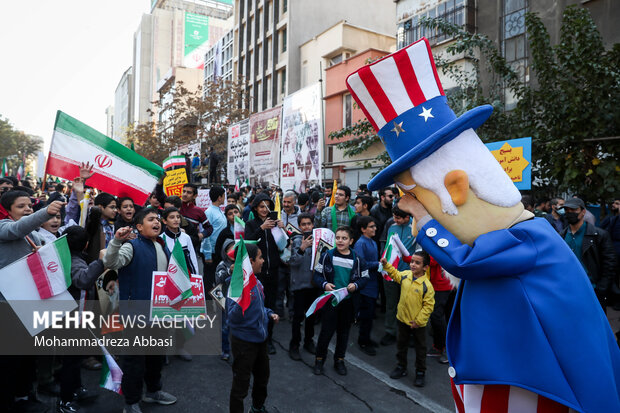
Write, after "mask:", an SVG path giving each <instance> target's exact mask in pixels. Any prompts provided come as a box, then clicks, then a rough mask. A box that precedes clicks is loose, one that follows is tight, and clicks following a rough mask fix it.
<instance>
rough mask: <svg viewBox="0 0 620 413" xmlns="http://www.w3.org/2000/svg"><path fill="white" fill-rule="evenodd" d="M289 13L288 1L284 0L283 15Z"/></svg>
mask: <svg viewBox="0 0 620 413" xmlns="http://www.w3.org/2000/svg"><path fill="white" fill-rule="evenodd" d="M287 11H288V0H282V14H284V13H286V12H287Z"/></svg>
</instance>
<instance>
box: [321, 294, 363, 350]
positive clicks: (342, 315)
mask: <svg viewBox="0 0 620 413" xmlns="http://www.w3.org/2000/svg"><path fill="white" fill-rule="evenodd" d="M322 311H323V313H322V316H321V332H320V334H319V340H318V342H317V345H316V357H317V358H323V359H324V358H325V356H327V347H328V346H329V342H330V341H331V339H332V336H333V335H334V332H335V333H336V351H335V352H334V360H337V359H342V358H344V356H345V353H346V352H347V344H348V343H349V330H351V323H352V322H353V315H354V314H353V300H352V299H351V298H347V299H345V300H343V301H342V302H341V303H340V304H338V305H337V306H336V307H334V306H332V305H331V302H330V303H327V304H326V305H325V306H324V307H323V309H322Z"/></svg>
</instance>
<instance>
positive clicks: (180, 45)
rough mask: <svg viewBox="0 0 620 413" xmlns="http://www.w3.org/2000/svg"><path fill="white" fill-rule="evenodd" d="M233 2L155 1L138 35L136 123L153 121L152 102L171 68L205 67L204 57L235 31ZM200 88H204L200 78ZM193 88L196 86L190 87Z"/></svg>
mask: <svg viewBox="0 0 620 413" xmlns="http://www.w3.org/2000/svg"><path fill="white" fill-rule="evenodd" d="M231 1H232V0H221V1H215V0H153V1H152V6H151V13H150V14H145V15H143V16H142V21H141V22H140V26H139V27H138V30H137V31H136V33H135V35H134V64H133V68H134V70H133V72H134V120H135V121H139V122H146V121H148V120H151V116H150V115H149V113H148V110H149V109H151V110H152V109H153V107H152V105H151V102H152V101H155V100H158V99H159V92H158V87H157V86H158V84H159V83H160V81H161V80H162V79H163V78H164V77H165V76H166V74H168V73H169V71H170V69H171V68H175V67H182V68H190V69H200V70H201V72H202V69H203V68H204V56H205V53H206V51H207V50H208V49H209V48H210V47H212V46H213V45H214V44H215V43H216V42H217V41H218V40H219V39H220V38H221V37H222V36H224V34H225V33H226V32H227V31H229V30H230V29H231V28H232V20H231V19H230V17H231V16H232V13H233V12H232V4H231ZM198 85H202V79H200V81H199V83H198ZM187 86H191V87H192V88H193V86H194V85H186V87H187Z"/></svg>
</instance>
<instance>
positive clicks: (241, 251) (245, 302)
mask: <svg viewBox="0 0 620 413" xmlns="http://www.w3.org/2000/svg"><path fill="white" fill-rule="evenodd" d="M236 248H237V252H236V253H235V269H234V270H233V273H232V276H231V277H230V287H229V288H228V298H230V299H231V300H233V301H234V302H236V303H237V304H239V306H240V307H241V312H243V313H245V310H247V308H248V307H249V306H250V301H251V299H252V298H251V297H252V296H251V295H250V292H251V291H252V288H254V287H255V286H256V276H255V275H254V271H253V270H252V263H251V262H250V256H249V255H248V251H247V249H246V248H245V242H244V241H243V237H242V238H241V239H240V240H239V243H238V244H237V247H236Z"/></svg>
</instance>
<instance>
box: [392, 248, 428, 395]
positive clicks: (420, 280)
mask: <svg viewBox="0 0 620 413" xmlns="http://www.w3.org/2000/svg"><path fill="white" fill-rule="evenodd" d="M430 263H431V258H430V256H429V255H428V254H427V253H426V252H424V251H421V250H420V251H416V252H415V253H414V254H413V256H412V257H411V262H410V263H409V268H410V270H408V271H398V270H397V269H396V268H394V267H392V265H391V264H390V263H389V262H388V261H387V260H386V259H385V258H382V259H381V264H383V268H385V269H386V271H387V272H388V275H389V276H390V277H391V278H392V279H393V280H394V281H395V282H397V283H398V284H400V300H399V301H398V312H397V315H396V317H397V319H398V321H397V323H398V336H397V339H396V349H397V353H396V359H397V360H398V365H397V366H396V368H395V369H394V370H393V371H392V373H390V377H391V378H393V379H400V378H401V377H405V376H406V375H407V350H409V348H408V347H409V346H408V344H409V337H410V336H413V340H414V343H415V369H416V378H415V381H414V384H415V385H416V386H417V387H423V386H424V375H425V372H426V324H427V323H428V319H429V317H430V315H431V313H432V312H433V307H434V306H435V290H433V286H432V284H431V282H430V281H429V279H428V277H427V276H426V271H427V270H428V269H429V266H430Z"/></svg>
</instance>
